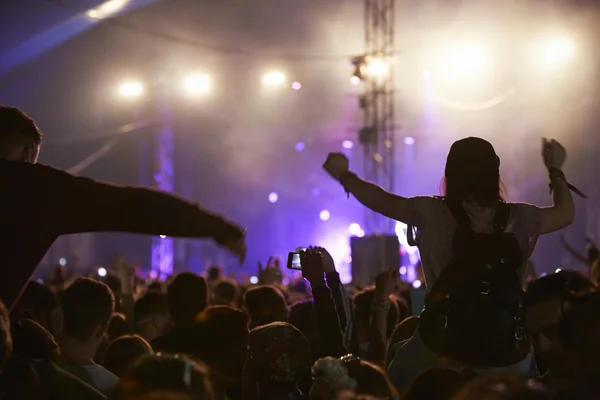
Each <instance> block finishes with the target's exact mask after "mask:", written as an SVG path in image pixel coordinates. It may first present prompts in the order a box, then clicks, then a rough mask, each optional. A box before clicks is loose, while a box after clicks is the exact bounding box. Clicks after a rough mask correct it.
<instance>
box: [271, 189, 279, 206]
mask: <svg viewBox="0 0 600 400" xmlns="http://www.w3.org/2000/svg"><path fill="white" fill-rule="evenodd" d="M277 200H279V195H278V194H277V193H275V192H271V193H269V203H273V204H275V203H277Z"/></svg>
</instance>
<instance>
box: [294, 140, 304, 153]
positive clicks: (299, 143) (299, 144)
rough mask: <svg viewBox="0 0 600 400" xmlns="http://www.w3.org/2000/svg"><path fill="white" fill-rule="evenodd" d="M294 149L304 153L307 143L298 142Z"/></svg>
mask: <svg viewBox="0 0 600 400" xmlns="http://www.w3.org/2000/svg"><path fill="white" fill-rule="evenodd" d="M294 148H295V149H296V151H302V150H304V149H305V148H306V143H304V142H298V143H296V146H294Z"/></svg>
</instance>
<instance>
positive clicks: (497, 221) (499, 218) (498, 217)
mask: <svg viewBox="0 0 600 400" xmlns="http://www.w3.org/2000/svg"><path fill="white" fill-rule="evenodd" d="M508 217H510V204H508V203H500V204H499V205H498V209H497V210H496V214H495V215H494V231H496V232H497V233H502V232H504V231H505V230H506V225H507V224H508Z"/></svg>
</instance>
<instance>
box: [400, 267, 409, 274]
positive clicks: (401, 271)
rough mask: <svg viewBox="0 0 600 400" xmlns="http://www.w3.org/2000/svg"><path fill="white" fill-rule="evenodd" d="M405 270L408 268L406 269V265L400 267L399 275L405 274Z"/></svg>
mask: <svg viewBox="0 0 600 400" xmlns="http://www.w3.org/2000/svg"><path fill="white" fill-rule="evenodd" d="M407 272H408V269H406V267H400V275H406V273H407Z"/></svg>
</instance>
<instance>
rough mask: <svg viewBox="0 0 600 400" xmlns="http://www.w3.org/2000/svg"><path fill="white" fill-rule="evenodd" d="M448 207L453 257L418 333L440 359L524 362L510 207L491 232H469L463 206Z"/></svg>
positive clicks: (518, 261)
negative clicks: (455, 224)
mask: <svg viewBox="0 0 600 400" xmlns="http://www.w3.org/2000/svg"><path fill="white" fill-rule="evenodd" d="M446 205H447V206H448V208H449V209H450V211H451V212H452V215H453V216H454V218H455V219H456V220H457V221H458V224H459V226H458V228H457V230H456V232H455V234H454V239H453V242H452V252H453V258H452V259H451V260H450V263H449V265H448V266H447V267H446V268H445V269H444V270H443V271H442V273H441V274H440V276H439V277H438V278H437V280H436V282H435V284H434V285H433V287H432V288H431V291H430V292H429V294H428V295H427V298H426V299H425V307H424V309H423V312H422V313H421V317H420V326H419V334H420V335H421V337H422V339H423V342H424V343H425V345H426V346H427V347H428V348H429V349H430V350H431V351H433V352H434V353H436V354H438V355H439V356H441V357H444V358H449V359H452V360H455V361H458V362H460V363H463V364H466V365H470V366H481V367H504V366H508V365H511V364H514V363H517V362H519V361H521V360H523V359H525V358H526V357H527V355H528V353H529V349H530V345H529V339H528V337H527V335H526V332H525V329H524V321H523V317H524V312H523V305H522V301H523V294H524V293H523V290H522V288H521V279H520V278H521V268H522V265H523V260H522V253H521V250H520V248H519V244H518V242H517V240H516V238H515V236H514V235H512V234H509V233H506V232H505V229H506V223H507V221H508V218H509V214H510V205H509V204H506V203H501V204H499V206H498V210H497V211H496V215H495V216H494V233H491V234H480V233H475V232H474V231H473V230H472V229H471V220H470V218H469V216H468V215H467V212H466V211H465V209H464V208H463V206H462V204H461V203H449V202H446Z"/></svg>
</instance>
